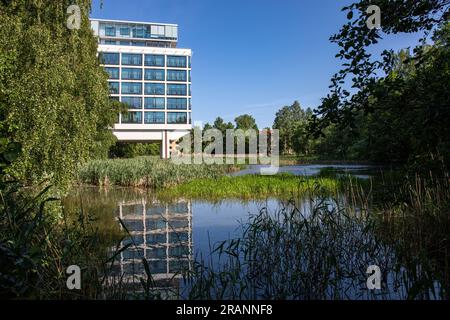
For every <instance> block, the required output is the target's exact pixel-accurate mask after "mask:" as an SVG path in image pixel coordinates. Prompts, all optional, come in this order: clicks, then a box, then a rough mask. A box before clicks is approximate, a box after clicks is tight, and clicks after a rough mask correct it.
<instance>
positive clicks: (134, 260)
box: [115, 197, 193, 294]
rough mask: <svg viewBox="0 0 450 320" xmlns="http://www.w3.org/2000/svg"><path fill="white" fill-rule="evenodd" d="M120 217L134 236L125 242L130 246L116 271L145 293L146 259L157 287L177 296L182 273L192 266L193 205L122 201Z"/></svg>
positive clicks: (151, 201)
mask: <svg viewBox="0 0 450 320" xmlns="http://www.w3.org/2000/svg"><path fill="white" fill-rule="evenodd" d="M118 217H119V218H120V219H121V220H122V221H123V224H124V225H125V227H126V230H127V232H129V234H130V235H131V237H129V238H127V239H126V240H124V241H122V243H121V247H123V246H125V245H127V244H130V247H129V248H128V249H126V250H125V251H123V252H121V253H120V257H119V259H118V261H117V262H116V264H115V271H116V272H119V274H120V275H122V276H123V280H124V282H125V283H126V284H127V286H129V287H130V289H131V288H132V289H134V290H133V291H138V292H139V291H142V290H143V288H142V284H141V279H142V278H143V277H145V275H146V273H145V270H144V264H143V262H142V259H146V260H147V262H148V265H149V267H150V272H151V275H152V278H153V280H154V281H155V284H156V286H157V287H160V288H161V289H163V288H165V289H170V290H167V291H166V292H165V293H166V294H170V293H172V294H175V293H176V291H177V289H178V286H179V282H180V278H181V272H182V271H183V270H187V269H188V270H189V269H190V268H191V264H192V257H193V252H192V204H191V202H190V201H184V200H181V201H178V202H177V203H175V204H167V203H162V202H158V201H157V200H155V199H149V198H148V197H142V198H141V199H139V200H134V201H122V202H119V204H118ZM121 228H122V229H123V227H122V226H121Z"/></svg>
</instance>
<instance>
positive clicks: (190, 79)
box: [188, 70, 191, 82]
mask: <svg viewBox="0 0 450 320" xmlns="http://www.w3.org/2000/svg"><path fill="white" fill-rule="evenodd" d="M188 73H189V82H191V70H189V71H188Z"/></svg>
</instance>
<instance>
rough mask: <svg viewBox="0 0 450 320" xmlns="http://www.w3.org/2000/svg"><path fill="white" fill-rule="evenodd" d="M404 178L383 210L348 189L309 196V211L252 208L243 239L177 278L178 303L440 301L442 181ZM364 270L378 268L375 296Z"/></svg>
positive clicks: (447, 194)
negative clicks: (400, 196) (400, 198)
mask: <svg viewBox="0 0 450 320" xmlns="http://www.w3.org/2000/svg"><path fill="white" fill-rule="evenodd" d="M413 180H414V181H411V182H408V184H406V185H405V186H404V189H403V190H398V192H399V193H404V196H405V198H404V199H407V200H405V202H399V203H397V204H390V205H389V207H385V208H372V207H370V206H368V205H367V204H369V203H370V200H369V199H365V198H367V195H366V196H364V195H361V194H359V192H360V190H361V189H358V188H357V187H356V186H353V187H352V189H351V190H348V192H347V193H346V196H345V197H344V198H342V197H341V198H339V197H327V196H325V197H322V196H319V197H311V198H310V201H309V202H308V203H309V207H308V208H306V207H296V206H295V205H294V204H292V205H286V206H283V207H281V208H279V209H278V210H277V211H275V212H269V211H268V209H266V208H263V209H261V211H260V212H259V213H255V214H253V215H251V216H250V217H249V219H248V221H246V222H243V223H242V225H241V229H242V236H240V237H238V238H233V239H229V240H225V241H222V242H219V243H215V244H212V252H211V256H210V257H207V258H206V259H204V258H203V257H200V258H198V259H197V260H196V261H195V262H194V264H193V268H192V269H191V270H186V271H185V275H184V280H185V284H186V291H185V296H184V297H185V298H188V299H214V300H215V299H219V300H222V299H226V300H234V299H239V300H241V299H244V300H245V299H251V300H256V299H300V300H303V299H314V300H316V299H338V300H341V299H352V300H353V299H369V300H371V299H447V298H448V292H449V291H450V273H449V268H448V265H449V259H450V256H449V255H448V248H449V247H450V242H449V239H448V234H449V233H450V223H449V212H450V211H449V204H450V185H449V180H448V177H447V179H446V180H440V181H431V180H423V179H420V178H416V179H413ZM355 194H358V195H355ZM344 199H345V200H344ZM359 199H365V200H364V201H363V202H361V201H359ZM370 265H377V266H379V267H380V269H381V270H382V288H381V290H376V291H371V290H368V289H367V286H366V280H367V277H368V276H367V274H366V270H367V267H368V266H370Z"/></svg>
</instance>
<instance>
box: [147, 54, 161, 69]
mask: <svg viewBox="0 0 450 320" xmlns="http://www.w3.org/2000/svg"><path fill="white" fill-rule="evenodd" d="M144 64H145V65H146V66H148V67H164V56H162V55H156V54H146V55H145V58H144Z"/></svg>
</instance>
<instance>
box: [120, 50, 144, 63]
mask: <svg viewBox="0 0 450 320" xmlns="http://www.w3.org/2000/svg"><path fill="white" fill-rule="evenodd" d="M122 64H123V65H128V66H141V65H142V55H140V54H134V53H122Z"/></svg>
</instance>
